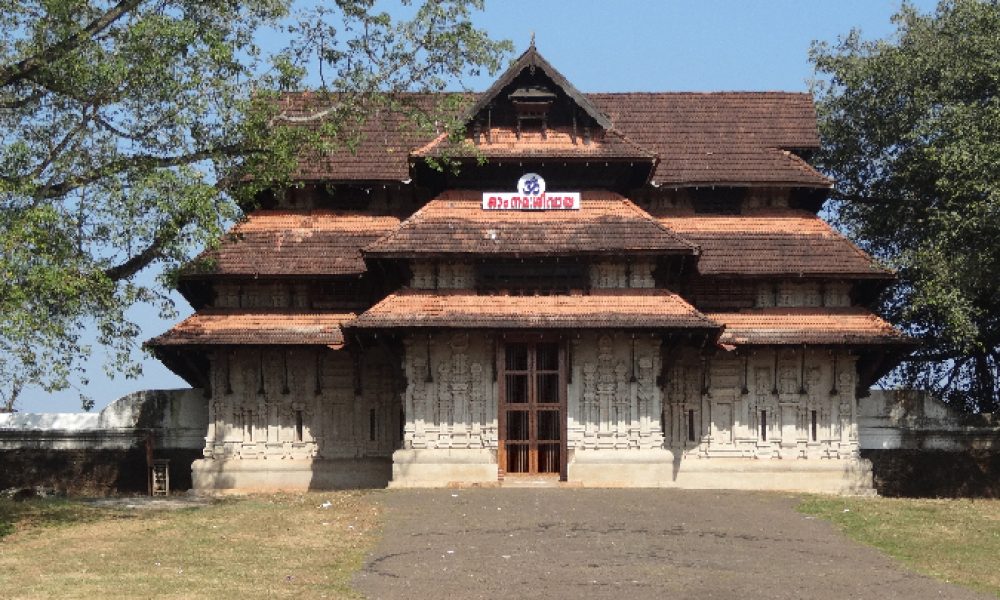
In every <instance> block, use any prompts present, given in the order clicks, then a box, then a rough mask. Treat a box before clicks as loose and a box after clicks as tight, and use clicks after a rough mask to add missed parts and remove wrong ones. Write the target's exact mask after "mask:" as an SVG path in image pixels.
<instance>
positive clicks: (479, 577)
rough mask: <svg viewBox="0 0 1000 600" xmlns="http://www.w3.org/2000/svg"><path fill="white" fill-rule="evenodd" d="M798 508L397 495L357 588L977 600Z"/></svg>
mask: <svg viewBox="0 0 1000 600" xmlns="http://www.w3.org/2000/svg"><path fill="white" fill-rule="evenodd" d="M795 504H796V500H795V499H794V498H793V497H791V496H788V497H786V496H782V495H777V494H764V493H738V492H699V491H677V490H588V489H489V490H487V489H482V490H479V489H468V490H449V489H444V490H393V491H389V492H386V493H385V496H384V507H385V529H384V532H383V534H384V535H383V538H382V540H381V542H380V543H379V545H378V546H377V548H376V549H375V551H374V553H373V555H372V556H371V557H370V559H369V562H368V564H367V565H366V566H365V567H364V569H363V570H362V571H361V572H360V573H359V574H358V575H357V576H356V578H355V580H354V583H355V586H356V588H357V589H358V590H360V591H361V592H362V593H364V594H366V595H367V596H368V597H369V598H371V599H372V600H376V599H386V600H389V599H394V598H408V599H413V598H418V599H436V600H437V599H440V600H450V599H462V600H464V599H467V598H509V599H515V600H519V599H522V598H552V599H559V598H569V599H572V600H585V599H590V598H615V599H616V600H645V599H653V598H655V599H657V600H663V599H671V600H675V599H685V598H692V599H694V598H698V599H705V598H725V599H731V598H740V599H757V598H762V599H767V600H782V599H790V600H791V599H794V600H802V599H810V600H824V599H830V600H846V599H850V598H864V599H865V600H877V599H889V598H901V599H903V600H923V599H925V598H947V599H949V600H964V599H973V598H985V596H981V595H977V594H975V593H973V592H971V591H967V590H964V589H962V588H957V587H954V586H949V585H946V584H942V583H938V582H936V581H933V580H931V579H928V578H925V577H922V576H920V575H915V574H913V573H910V572H908V571H906V570H905V569H903V568H902V567H901V566H900V565H899V564H898V563H896V562H894V561H892V560H891V559H889V558H887V557H885V556H883V555H882V554H880V553H878V552H876V551H875V550H872V549H869V548H866V547H864V546H861V545H858V544H855V543H854V542H851V541H849V540H847V539H846V538H845V537H844V536H842V535H840V534H839V533H837V532H836V531H835V530H834V529H833V528H832V526H830V525H829V524H827V523H825V522H823V521H821V520H818V519H815V518H812V517H807V516H804V515H801V514H799V513H797V512H796V511H795V509H794V507H795Z"/></svg>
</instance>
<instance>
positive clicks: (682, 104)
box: [284, 92, 831, 188]
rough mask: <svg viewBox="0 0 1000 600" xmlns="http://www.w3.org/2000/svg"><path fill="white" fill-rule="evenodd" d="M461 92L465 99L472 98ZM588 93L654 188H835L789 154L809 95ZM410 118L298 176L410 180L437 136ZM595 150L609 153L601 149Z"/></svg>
mask: <svg viewBox="0 0 1000 600" xmlns="http://www.w3.org/2000/svg"><path fill="white" fill-rule="evenodd" d="M460 97H461V99H463V100H465V101H466V102H467V103H471V102H472V101H474V100H475V98H476V96H473V95H469V94H463V95H461V96H460ZM586 97H587V98H589V99H591V100H592V101H593V103H594V105H596V106H597V107H599V108H600V109H601V110H603V111H604V112H605V113H607V115H609V117H610V121H611V125H612V131H613V132H616V133H617V134H618V135H620V136H622V138H624V142H622V143H621V144H619V145H618V147H619V148H622V149H624V148H625V147H626V146H625V145H622V144H627V145H629V146H630V147H632V148H638V149H641V152H642V154H641V155H642V156H647V155H648V154H649V153H652V154H655V155H656V156H658V157H659V163H658V166H657V167H656V171H655V173H654V175H653V180H654V181H655V182H656V183H657V184H660V185H668V186H707V185H760V186H772V185H790V186H801V187H816V188H829V187H831V182H830V180H829V179H827V178H826V177H824V176H823V175H821V174H820V173H818V172H817V171H816V170H815V169H813V168H812V167H810V166H809V165H808V164H807V163H806V162H805V161H804V160H802V159H801V158H800V157H799V156H797V155H796V154H794V152H796V151H803V150H813V149H816V148H818V147H819V136H818V133H817V130H816V113H815V110H814V108H813V105H812V99H811V97H810V96H809V95H808V94H796V93H785V92H725V93H704V94H692V93H675V92H660V93H641V94H639V93H621V94H607V93H602V94H587V95H586ZM436 99H437V97H435V96H432V95H412V96H407V97H406V100H407V101H408V103H410V104H413V105H417V106H422V107H424V108H425V109H426V110H430V109H431V107H432V106H433V105H434V103H435V101H436ZM327 104H328V102H321V101H320V99H319V97H318V96H316V95H315V94H308V93H302V94H288V95H286V96H285V99H284V105H285V106H286V107H288V110H289V112H290V113H291V114H293V115H301V114H305V113H307V112H309V110H310V107H312V106H317V105H318V106H326V105H327ZM409 123H410V120H409V118H408V117H407V116H406V115H401V114H398V113H391V112H385V113H384V114H375V115H372V116H371V117H370V118H369V119H368V121H367V122H366V123H365V124H364V125H362V126H361V131H360V133H359V138H358V140H356V142H357V143H356V144H355V147H354V150H353V151H352V150H351V149H349V148H348V146H347V145H340V146H338V147H337V148H336V149H334V150H332V151H331V152H329V153H328V154H325V155H323V156H310V157H306V158H304V159H303V161H302V162H301V164H300V170H299V172H298V173H297V175H296V176H297V177H300V178H301V179H303V180H306V181H316V180H329V181H405V180H407V179H409V177H410V171H409V160H410V153H411V152H413V151H415V150H418V149H420V148H424V152H428V151H429V149H428V148H426V146H427V145H428V144H430V143H431V142H433V141H434V139H435V138H436V137H438V134H427V133H421V132H420V131H418V130H417V128H416V127H414V126H412V125H410V124H409ZM303 126H306V125H303ZM609 135H611V134H609ZM501 139H502V138H501ZM524 147H525V149H526V153H525V154H524V155H522V156H529V155H530V154H531V151H530V145H529V144H526V145H525V146H524ZM600 148H601V151H605V150H604V148H605V146H601V147H600ZM787 151H791V152H787ZM490 152H492V150H490ZM496 152H497V154H496V157H502V156H507V155H509V156H515V154H516V153H515V152H513V151H512V150H509V149H508V150H503V151H501V149H500V148H499V147H498V148H497V149H496ZM615 152H617V153H621V152H620V151H619V150H615ZM484 154H485V155H486V156H487V157H489V156H490V154H489V152H486V153H484ZM574 156H576V155H574Z"/></svg>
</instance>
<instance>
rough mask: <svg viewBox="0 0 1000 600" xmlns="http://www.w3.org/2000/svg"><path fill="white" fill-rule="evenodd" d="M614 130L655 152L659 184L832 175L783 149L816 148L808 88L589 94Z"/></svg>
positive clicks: (798, 180)
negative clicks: (800, 90) (794, 90)
mask: <svg viewBox="0 0 1000 600" xmlns="http://www.w3.org/2000/svg"><path fill="white" fill-rule="evenodd" d="M588 97H589V98H591V99H592V100H593V101H594V103H595V104H596V105H597V106H598V107H599V108H600V109H601V110H602V111H604V112H605V113H606V114H607V115H608V116H609V117H610V119H611V121H612V123H614V126H615V128H616V129H618V130H619V131H621V132H622V134H623V135H625V136H626V137H627V138H629V139H630V140H632V141H633V142H635V143H636V144H638V145H640V146H642V147H645V148H649V149H651V150H653V151H654V152H656V153H657V154H658V155H659V157H660V163H659V166H658V167H657V168H656V172H655V173H654V175H653V180H654V181H655V182H656V183H658V184H661V185H677V186H688V185H781V184H784V185H796V186H803V187H821V188H828V187H831V186H832V182H831V181H830V180H829V179H827V178H826V177H824V176H823V175H821V174H820V173H818V172H817V171H816V170H815V169H813V168H812V167H810V166H809V165H808V164H807V163H806V162H805V161H803V160H802V159H801V158H799V157H798V156H796V155H795V154H792V153H791V152H785V150H790V151H796V150H809V149H815V148H818V147H819V135H818V132H817V130H816V112H815V109H814V108H813V103H812V97H811V96H810V95H809V94H795V93H785V92H723V93H702V94H699V93H627V94H588Z"/></svg>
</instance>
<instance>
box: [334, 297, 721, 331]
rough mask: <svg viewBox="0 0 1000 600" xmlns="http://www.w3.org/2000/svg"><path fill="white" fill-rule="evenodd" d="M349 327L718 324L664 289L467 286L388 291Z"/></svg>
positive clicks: (709, 326) (661, 326) (711, 326)
mask: <svg viewBox="0 0 1000 600" xmlns="http://www.w3.org/2000/svg"><path fill="white" fill-rule="evenodd" d="M346 326H347V327H350V328H362V329H380V328H386V327H401V328H409V327H437V328H491V329H492V328H497V329H562V328H602V329H603V328H642V329H667V328H681V329H706V330H711V329H716V328H717V327H718V325H716V324H715V323H713V322H712V321H710V320H708V319H707V318H705V315H703V314H701V313H700V312H698V311H697V310H696V309H695V308H694V307H692V306H691V305H690V304H688V303H687V302H685V301H684V300H683V299H681V297H680V296H678V295H677V294H674V293H673V292H670V291H668V290H635V289H632V290H601V291H599V292H594V293H591V294H588V295H561V296H508V295H495V296H486V295H484V296H479V295H476V294H475V293H472V292H468V291H454V292H433V293H431V292H425V291H422V290H403V291H400V292H397V293H395V294H392V295H390V296H389V297H387V298H386V299H385V300H383V301H381V302H379V303H378V304H376V305H375V306H373V307H372V308H370V309H369V310H368V311H366V312H364V313H362V314H361V315H360V316H358V318H357V319H355V320H354V321H352V322H350V323H349V324H347V325H346Z"/></svg>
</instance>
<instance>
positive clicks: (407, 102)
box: [279, 92, 475, 182]
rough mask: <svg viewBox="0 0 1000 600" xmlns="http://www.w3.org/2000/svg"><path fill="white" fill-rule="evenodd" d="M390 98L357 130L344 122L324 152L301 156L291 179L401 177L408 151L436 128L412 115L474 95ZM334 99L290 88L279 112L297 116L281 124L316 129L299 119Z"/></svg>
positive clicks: (455, 106)
mask: <svg viewBox="0 0 1000 600" xmlns="http://www.w3.org/2000/svg"><path fill="white" fill-rule="evenodd" d="M396 100H397V101H398V103H399V104H401V105H402V106H401V107H396V108H397V109H389V108H386V107H375V108H373V109H372V110H371V112H369V113H368V114H366V115H365V116H366V119H365V121H364V123H363V124H361V125H360V126H358V127H357V128H353V127H351V126H350V124H347V126H346V128H345V131H344V132H343V136H342V139H340V140H338V143H336V144H334V145H333V146H332V147H331V148H330V149H329V150H328V151H326V152H324V153H321V154H318V155H315V154H309V155H305V156H303V157H302V158H301V160H300V161H299V163H298V169H297V170H296V172H295V173H294V174H293V177H294V178H297V179H301V180H302V181H350V182H374V181H394V182H399V181H407V180H409V179H410V166H409V155H410V152H411V151H412V150H413V149H414V148H417V147H419V146H422V145H424V144H427V143H428V142H430V141H431V140H432V139H433V138H434V137H436V136H437V132H428V131H426V130H425V129H424V128H422V127H421V126H419V125H418V124H417V123H418V122H420V121H423V120H426V119H423V118H417V117H416V115H433V114H436V113H439V112H441V111H449V112H454V111H461V110H462V106H469V105H471V103H472V102H473V101H474V100H475V96H474V95H472V94H448V95H445V94H412V93H407V94H398V95H397V96H396ZM446 100H451V101H447V102H446ZM339 101H340V98H339V97H338V96H330V95H326V94H319V93H314V92H290V93H286V94H284V95H283V96H282V98H281V101H280V105H279V111H280V112H281V113H282V114H283V115H286V116H287V117H290V118H291V119H299V120H297V121H286V122H285V124H286V125H292V126H296V127H309V128H316V127H319V125H320V124H321V123H322V121H321V120H317V119H310V120H307V121H302V120H301V119H303V118H306V117H309V116H313V115H317V114H320V113H322V111H324V110H328V109H330V108H331V107H335V106H336V105H337V103H338V102H339ZM455 101H457V102H455ZM445 105H447V106H445ZM279 122H280V120H279ZM355 129H356V130H355Z"/></svg>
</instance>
